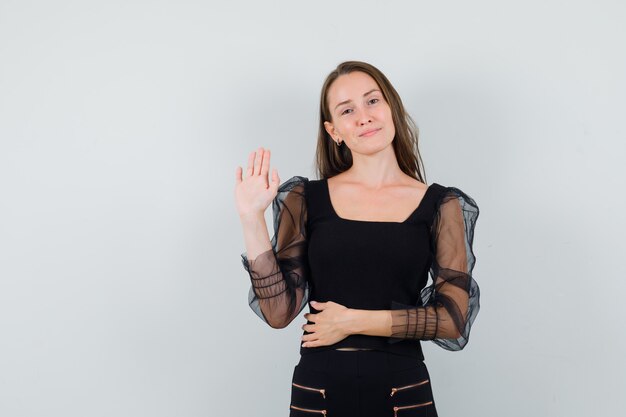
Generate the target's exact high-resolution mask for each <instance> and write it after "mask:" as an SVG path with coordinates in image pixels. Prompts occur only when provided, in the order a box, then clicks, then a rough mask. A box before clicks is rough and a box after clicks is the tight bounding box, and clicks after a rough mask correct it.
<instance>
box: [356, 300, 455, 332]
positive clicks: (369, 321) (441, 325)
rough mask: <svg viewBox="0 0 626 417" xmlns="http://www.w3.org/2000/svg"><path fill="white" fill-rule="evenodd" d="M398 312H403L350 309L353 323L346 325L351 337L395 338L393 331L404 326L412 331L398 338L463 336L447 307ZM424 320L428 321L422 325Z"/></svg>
mask: <svg viewBox="0 0 626 417" xmlns="http://www.w3.org/2000/svg"><path fill="white" fill-rule="evenodd" d="M398 313H400V311H398V310H359V309H350V314H349V320H348V321H347V322H346V327H347V332H348V333H349V334H362V335H368V336H384V337H391V336H392V334H393V329H394V328H396V329H397V328H398V327H401V328H406V329H407V330H409V331H408V332H406V333H403V334H399V333H398V332H397V331H396V334H395V335H394V337H399V338H403V339H422V338H423V339H425V340H428V339H433V338H435V337H443V338H448V337H449V338H455V337H458V336H459V335H458V332H456V329H455V328H454V326H452V325H451V324H452V323H451V320H450V318H449V315H448V314H447V312H446V311H445V309H443V308H435V307H432V306H429V307H415V308H412V309H406V310H404V314H405V315H398ZM415 318H419V322H415ZM422 318H423V319H424V322H422V320H421V319H422ZM431 329H433V330H434V331H431ZM411 330H414V331H411ZM423 330H426V331H423ZM420 336H423V337H420Z"/></svg>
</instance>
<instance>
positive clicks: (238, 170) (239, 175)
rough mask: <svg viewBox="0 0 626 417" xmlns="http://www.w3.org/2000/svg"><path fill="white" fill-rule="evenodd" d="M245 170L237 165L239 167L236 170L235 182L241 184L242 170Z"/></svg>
mask: <svg viewBox="0 0 626 417" xmlns="http://www.w3.org/2000/svg"><path fill="white" fill-rule="evenodd" d="M242 171H243V169H242V168H241V167H237V169H236V170H235V184H241V180H242V178H241V172H242Z"/></svg>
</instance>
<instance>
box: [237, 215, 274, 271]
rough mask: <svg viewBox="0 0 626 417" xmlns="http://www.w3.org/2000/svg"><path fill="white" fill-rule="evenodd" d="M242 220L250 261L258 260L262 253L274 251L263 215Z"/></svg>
mask: <svg viewBox="0 0 626 417" xmlns="http://www.w3.org/2000/svg"><path fill="white" fill-rule="evenodd" d="M240 220H241V227H242V229H243V237H244V243H245V246H246V255H247V256H248V259H249V260H253V259H256V257H257V256H259V255H260V254H261V253H263V252H266V251H268V250H270V249H272V245H271V243H270V237H269V233H268V231H267V224H266V223H265V216H264V214H263V213H254V214H249V215H246V216H241V217H240Z"/></svg>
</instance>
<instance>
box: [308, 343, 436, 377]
mask: <svg viewBox="0 0 626 417" xmlns="http://www.w3.org/2000/svg"><path fill="white" fill-rule="evenodd" d="M297 366H298V367H299V368H303V369H308V370H311V371H315V372H325V373H335V374H346V375H354V376H365V375H379V374H385V373H389V372H396V371H402V370H405V369H411V368H415V367H420V366H424V363H423V361H422V360H420V359H418V358H413V357H410V356H404V355H397V354H394V353H391V352H388V351H380V350H354V351H342V350H335V349H328V350H322V351H318V352H312V353H309V354H307V355H301V356H300V361H299V362H298V365H297Z"/></svg>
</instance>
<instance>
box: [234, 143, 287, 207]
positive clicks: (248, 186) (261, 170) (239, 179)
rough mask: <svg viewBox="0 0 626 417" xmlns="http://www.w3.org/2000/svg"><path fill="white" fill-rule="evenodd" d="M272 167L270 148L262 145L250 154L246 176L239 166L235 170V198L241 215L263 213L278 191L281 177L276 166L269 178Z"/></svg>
mask: <svg viewBox="0 0 626 417" xmlns="http://www.w3.org/2000/svg"><path fill="white" fill-rule="evenodd" d="M269 169H270V150H269V149H263V147H260V148H259V149H257V150H256V151H252V152H250V154H249V155H248V167H247V169H246V174H245V176H242V173H243V169H242V168H241V167H240V166H238V167H237V169H236V172H235V180H236V185H235V200H236V204H237V211H238V212H239V217H241V218H243V217H247V216H255V215H258V214H259V213H260V214H263V213H264V212H265V209H267V207H268V206H269V205H270V204H271V202H272V200H273V199H274V197H276V194H277V193H278V186H279V185H280V178H279V177H278V171H277V170H276V168H274V169H273V170H272V178H271V181H270V180H268V173H269Z"/></svg>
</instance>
